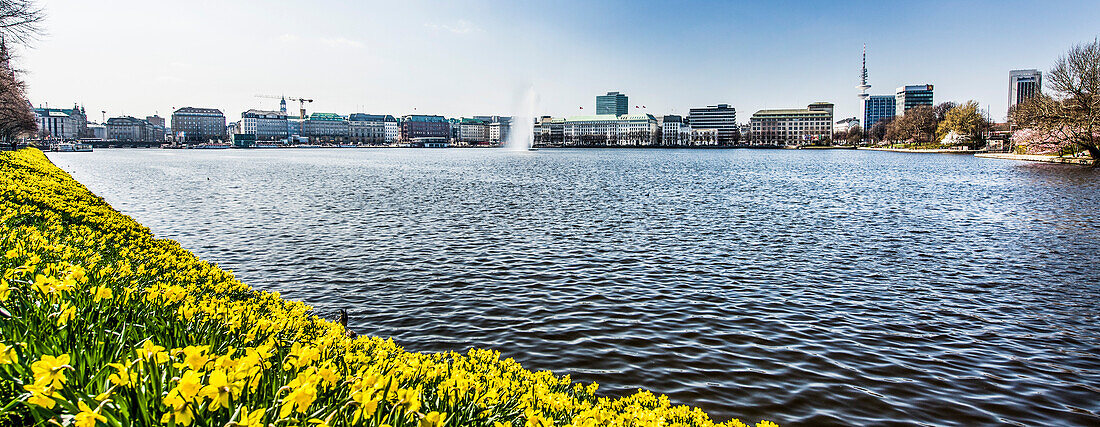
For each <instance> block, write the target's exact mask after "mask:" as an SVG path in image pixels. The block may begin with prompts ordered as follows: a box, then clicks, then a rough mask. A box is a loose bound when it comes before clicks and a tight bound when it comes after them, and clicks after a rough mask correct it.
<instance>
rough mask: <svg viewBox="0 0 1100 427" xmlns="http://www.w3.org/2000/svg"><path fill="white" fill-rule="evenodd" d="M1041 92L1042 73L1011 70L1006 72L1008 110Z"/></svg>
mask: <svg viewBox="0 0 1100 427" xmlns="http://www.w3.org/2000/svg"><path fill="white" fill-rule="evenodd" d="M1042 92H1043V72H1042V71H1039V70H1012V71H1009V72H1008V109H1009V110H1012V107H1015V106H1016V104H1019V103H1021V102H1024V101H1027V100H1029V99H1031V98H1034V97H1035V96H1036V95H1039V94H1040V93H1042Z"/></svg>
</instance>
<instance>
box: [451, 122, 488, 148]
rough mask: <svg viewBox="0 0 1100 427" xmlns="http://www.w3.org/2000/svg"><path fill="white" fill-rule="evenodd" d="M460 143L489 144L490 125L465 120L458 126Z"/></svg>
mask: <svg viewBox="0 0 1100 427" xmlns="http://www.w3.org/2000/svg"><path fill="white" fill-rule="evenodd" d="M458 141H459V142H465V143H471V144H477V143H487V142H489V123H487V122H486V121H484V120H479V119H466V118H463V119H462V121H460V122H459V124H458Z"/></svg>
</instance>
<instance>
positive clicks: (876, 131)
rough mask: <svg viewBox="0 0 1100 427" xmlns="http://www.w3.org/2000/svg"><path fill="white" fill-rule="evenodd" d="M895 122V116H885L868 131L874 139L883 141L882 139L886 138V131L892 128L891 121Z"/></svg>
mask: <svg viewBox="0 0 1100 427" xmlns="http://www.w3.org/2000/svg"><path fill="white" fill-rule="evenodd" d="M893 122H894V118H893V117H890V118H883V119H880V120H878V121H876V122H875V124H874V125H872V126H871V129H870V130H869V131H868V136H870V138H871V140H872V141H875V142H881V141H882V140H884V139H886V133H887V131H888V130H889V129H890V123H893Z"/></svg>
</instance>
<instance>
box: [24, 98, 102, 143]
mask: <svg viewBox="0 0 1100 427" xmlns="http://www.w3.org/2000/svg"><path fill="white" fill-rule="evenodd" d="M34 118H35V122H36V123H37V124H38V136H39V137H40V138H49V139H65V140H71V139H79V138H85V137H88V136H91V135H90V134H89V131H88V116H86V115H85V114H84V108H82V107H77V106H75V105H74V106H73V108H69V109H62V108H35V109H34Z"/></svg>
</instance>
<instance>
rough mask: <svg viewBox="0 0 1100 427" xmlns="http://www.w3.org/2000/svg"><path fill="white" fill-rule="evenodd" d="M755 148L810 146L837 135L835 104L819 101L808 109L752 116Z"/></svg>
mask: <svg viewBox="0 0 1100 427" xmlns="http://www.w3.org/2000/svg"><path fill="white" fill-rule="evenodd" d="M750 124H751V125H752V143H753V145H774V146H791V145H809V144H813V143H816V142H824V141H828V140H830V139H832V136H833V104H830V103H827V102H815V103H813V104H810V105H809V106H807V107H806V108H804V109H781V110H760V111H757V112H756V113H755V114H753V115H752V119H751V120H750Z"/></svg>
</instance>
